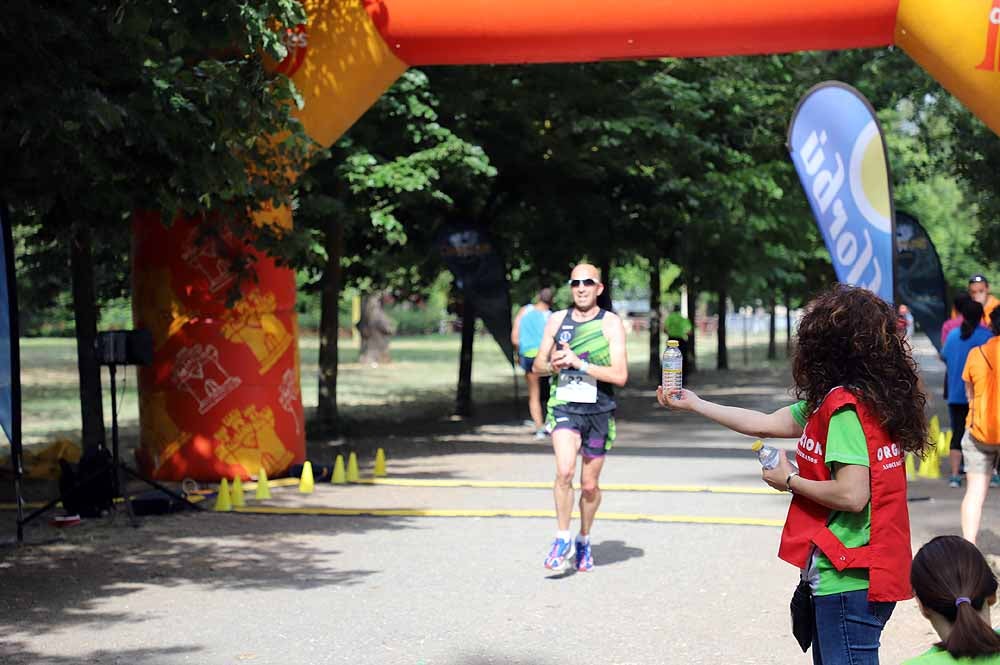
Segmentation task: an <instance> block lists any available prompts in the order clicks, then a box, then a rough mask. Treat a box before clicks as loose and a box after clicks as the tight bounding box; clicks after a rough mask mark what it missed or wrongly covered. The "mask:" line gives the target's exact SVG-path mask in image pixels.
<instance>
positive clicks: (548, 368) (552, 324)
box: [531, 312, 566, 376]
mask: <svg viewBox="0 0 1000 665" xmlns="http://www.w3.org/2000/svg"><path fill="white" fill-rule="evenodd" d="M565 316H566V315H565V312H563V313H561V314H553V315H552V316H550V317H549V320H548V321H547V322H546V323H545V330H544V332H542V343H541V344H540V345H539V346H538V355H537V356H535V361H534V362H533V363H532V364H531V371H532V373H534V374H540V375H542V376H546V375H549V374H552V365H551V364H550V363H549V355H550V354H551V353H552V346H553V344H555V340H556V331H557V330H559V326H561V325H562V322H563V319H564V318H565Z"/></svg>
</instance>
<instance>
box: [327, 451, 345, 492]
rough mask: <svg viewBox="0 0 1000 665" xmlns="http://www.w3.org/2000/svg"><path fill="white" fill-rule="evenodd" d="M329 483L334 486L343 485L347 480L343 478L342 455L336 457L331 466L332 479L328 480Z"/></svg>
mask: <svg viewBox="0 0 1000 665" xmlns="http://www.w3.org/2000/svg"><path fill="white" fill-rule="evenodd" d="M330 482H331V483H333V484H334V485H343V484H344V483H346V482H347V478H346V477H345V476H344V456H343V455H337V461H336V462H334V464H333V477H332V478H330Z"/></svg>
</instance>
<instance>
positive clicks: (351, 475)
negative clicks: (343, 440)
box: [347, 451, 361, 483]
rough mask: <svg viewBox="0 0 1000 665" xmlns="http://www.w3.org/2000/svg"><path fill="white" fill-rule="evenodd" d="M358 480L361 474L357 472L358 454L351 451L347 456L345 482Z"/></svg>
mask: <svg viewBox="0 0 1000 665" xmlns="http://www.w3.org/2000/svg"><path fill="white" fill-rule="evenodd" d="M359 480H361V474H359V473H358V454H357V453H356V452H354V451H351V454H350V455H349V456H348V457H347V482H349V483H356V482H358V481H359Z"/></svg>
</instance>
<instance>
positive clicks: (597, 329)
mask: <svg viewBox="0 0 1000 665" xmlns="http://www.w3.org/2000/svg"><path fill="white" fill-rule="evenodd" d="M606 313H607V311H606V310H604V309H599V310H598V311H597V316H595V317H594V318H592V319H590V320H588V321H574V320H573V311H572V310H567V311H566V316H564V317H563V320H562V323H561V324H559V329H558V330H557V331H556V334H555V346H554V347H553V349H552V350H553V352H554V351H556V350H557V349H559V348H560V347H559V345H560V344H561V343H567V344H569V348H571V349H573V353H575V354H576V355H578V356H579V357H580V359H581V360H586V361H587V362H589V363H590V364H591V365H601V366H603V367H610V366H611V347H610V345H609V344H608V339H607V338H606V337H605V336H604V329H603V328H604V322H603V321H602V319H604V315H605V314H606ZM551 384H552V387H551V390H550V394H549V409H551V408H552V407H554V406H558V407H560V408H561V410H562V411H565V412H566V413H584V414H586V413H607V412H608V411H614V410H615V408H616V407H617V406H618V405H617V404H616V403H615V393H614V387H613V386H612V385H611V384H610V383H605V382H604V381H598V382H597V401H596V402H595V403H593V404H587V403H582V402H564V401H562V400H559V399H557V398H556V388H557V387H558V385H559V382H558V380H556V378H555V377H553V379H552V382H551Z"/></svg>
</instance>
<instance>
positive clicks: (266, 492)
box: [254, 467, 271, 499]
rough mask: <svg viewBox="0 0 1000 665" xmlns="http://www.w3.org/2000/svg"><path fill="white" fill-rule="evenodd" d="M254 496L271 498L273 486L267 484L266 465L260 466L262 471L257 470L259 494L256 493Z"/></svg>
mask: <svg viewBox="0 0 1000 665" xmlns="http://www.w3.org/2000/svg"><path fill="white" fill-rule="evenodd" d="M254 498H256V499H270V498H271V487H270V485H268V484H267V471H265V470H264V467H260V471H258V472H257V494H256V495H254Z"/></svg>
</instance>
